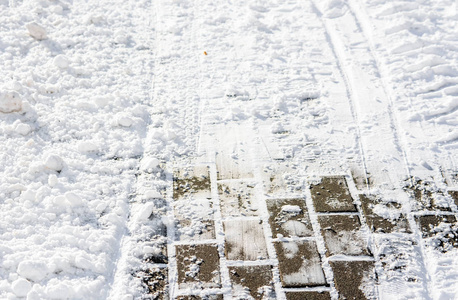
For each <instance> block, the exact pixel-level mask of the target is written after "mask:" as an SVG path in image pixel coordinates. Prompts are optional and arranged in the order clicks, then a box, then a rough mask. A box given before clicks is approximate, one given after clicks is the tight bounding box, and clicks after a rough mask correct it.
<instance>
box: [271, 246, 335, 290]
mask: <svg viewBox="0 0 458 300" xmlns="http://www.w3.org/2000/svg"><path fill="white" fill-rule="evenodd" d="M274 245H275V250H276V252H277V257H278V264H279V265H278V267H279V269H280V279H281V282H282V285H283V287H307V286H319V285H326V279H325V276H324V273H323V269H322V266H321V260H320V255H319V253H318V250H317V247H316V244H315V242H314V241H282V242H276V243H274Z"/></svg>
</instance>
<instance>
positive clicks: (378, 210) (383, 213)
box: [359, 195, 410, 233]
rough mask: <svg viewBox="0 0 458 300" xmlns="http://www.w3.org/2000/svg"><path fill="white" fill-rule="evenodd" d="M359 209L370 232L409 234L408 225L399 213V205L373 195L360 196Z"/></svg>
mask: <svg viewBox="0 0 458 300" xmlns="http://www.w3.org/2000/svg"><path fill="white" fill-rule="evenodd" d="M359 197H360V200H361V208H362V209H363V214H364V216H365V217H366V222H367V225H368V226H369V228H370V229H371V230H372V232H384V233H391V232H406V233H410V230H409V223H408V222H407V219H406V218H405V216H404V214H402V213H401V204H399V203H397V202H393V201H389V202H387V201H383V200H382V199H381V198H379V197H377V196H375V195H360V196H359Z"/></svg>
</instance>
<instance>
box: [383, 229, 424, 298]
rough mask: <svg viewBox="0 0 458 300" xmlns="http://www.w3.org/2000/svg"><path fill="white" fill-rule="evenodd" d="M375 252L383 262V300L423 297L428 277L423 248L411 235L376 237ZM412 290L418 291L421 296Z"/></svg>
mask: <svg viewBox="0 0 458 300" xmlns="http://www.w3.org/2000/svg"><path fill="white" fill-rule="evenodd" d="M374 249H375V252H376V253H374V254H375V255H376V256H377V257H378V258H379V260H380V263H381V268H378V270H377V275H378V284H379V292H380V293H381V294H382V295H384V298H383V299H385V298H386V299H408V298H414V299H415V298H421V297H419V295H423V293H421V291H423V290H424V287H425V281H424V280H425V274H424V266H423V259H422V255H423V254H422V252H421V247H420V246H419V245H418V242H417V238H416V237H415V236H414V235H411V234H399V235H398V234H396V235H386V234H379V235H374ZM412 291H418V292H419V294H417V297H415V296H413V295H415V294H413V295H412Z"/></svg>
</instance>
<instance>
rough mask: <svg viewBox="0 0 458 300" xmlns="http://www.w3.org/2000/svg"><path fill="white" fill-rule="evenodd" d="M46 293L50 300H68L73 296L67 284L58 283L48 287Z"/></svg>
mask: <svg viewBox="0 0 458 300" xmlns="http://www.w3.org/2000/svg"><path fill="white" fill-rule="evenodd" d="M46 293H47V294H48V296H49V298H50V299H69V298H71V297H72V296H73V290H72V288H71V287H69V286H68V285H67V284H65V283H63V282H59V283H58V284H55V285H49V286H48V287H47V288H46Z"/></svg>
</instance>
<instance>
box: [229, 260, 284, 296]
mask: <svg viewBox="0 0 458 300" xmlns="http://www.w3.org/2000/svg"><path fill="white" fill-rule="evenodd" d="M229 275H230V277H231V282H232V295H233V297H236V299H246V298H248V297H247V296H248V295H250V296H251V297H253V298H254V299H265V298H267V297H269V295H270V294H272V293H275V292H274V283H273V279H272V266H242V267H229Z"/></svg>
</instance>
